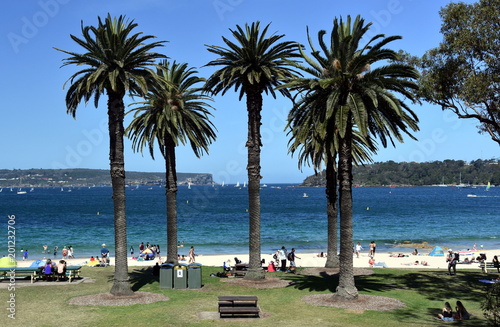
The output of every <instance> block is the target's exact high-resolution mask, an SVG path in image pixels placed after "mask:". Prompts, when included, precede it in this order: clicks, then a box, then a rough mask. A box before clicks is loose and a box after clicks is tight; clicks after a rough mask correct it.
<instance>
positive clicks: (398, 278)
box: [281, 270, 491, 301]
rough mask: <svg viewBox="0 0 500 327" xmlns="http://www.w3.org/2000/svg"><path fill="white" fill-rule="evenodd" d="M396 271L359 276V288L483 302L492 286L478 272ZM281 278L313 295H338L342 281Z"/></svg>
mask: <svg viewBox="0 0 500 327" xmlns="http://www.w3.org/2000/svg"><path fill="white" fill-rule="evenodd" d="M393 272H394V270H392V271H391V270H377V271H376V273H375V274H373V275H369V276H356V277H355V284H356V288H357V289H358V291H359V292H360V293H364V294H370V293H374V292H375V293H384V292H388V291H392V290H411V291H414V292H417V293H418V294H420V295H422V296H424V297H426V298H427V299H429V300H433V301H442V300H443V299H450V298H455V299H461V300H463V301H482V300H483V298H484V293H485V290H486V288H487V287H488V286H487V285H488V284H483V283H481V282H479V281H478V279H481V278H488V277H485V275H484V274H480V273H476V272H460V273H458V274H457V275H456V276H449V275H448V274H447V272H445V271H433V270H426V271H415V272H408V271H407V270H405V271H403V272H400V271H395V272H394V273H393ZM490 277H491V276H490ZM281 278H283V279H286V280H289V281H290V282H291V285H290V287H295V288H297V289H300V290H309V291H311V292H313V291H314V292H324V291H330V292H335V289H336V288H337V286H338V282H339V278H338V275H337V274H328V273H326V272H322V273H321V274H320V275H319V276H310V275H283V276H282V277H281Z"/></svg>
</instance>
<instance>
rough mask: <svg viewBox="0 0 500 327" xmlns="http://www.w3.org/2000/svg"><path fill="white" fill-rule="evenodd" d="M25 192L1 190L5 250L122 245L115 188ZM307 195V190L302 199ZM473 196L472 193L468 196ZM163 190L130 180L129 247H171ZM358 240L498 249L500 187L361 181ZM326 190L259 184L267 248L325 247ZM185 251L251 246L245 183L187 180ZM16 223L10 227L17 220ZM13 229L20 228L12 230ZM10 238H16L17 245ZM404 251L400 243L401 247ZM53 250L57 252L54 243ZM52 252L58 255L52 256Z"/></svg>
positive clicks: (0, 245) (34, 254) (36, 254)
mask: <svg viewBox="0 0 500 327" xmlns="http://www.w3.org/2000/svg"><path fill="white" fill-rule="evenodd" d="M25 191H27V193H26V194H17V189H13V190H12V191H11V190H10V189H9V188H4V189H3V190H2V192H0V217H1V220H0V222H1V223H0V238H2V239H3V240H2V241H0V255H6V254H7V253H8V252H9V251H14V249H15V252H16V253H17V258H18V259H20V258H22V253H21V250H22V249H28V250H29V258H30V259H37V258H42V257H43V256H49V255H46V254H42V246H43V245H44V244H46V245H48V246H49V249H50V250H52V249H53V248H54V246H58V247H59V255H58V257H59V256H60V253H61V249H62V248H63V246H69V245H71V246H73V248H74V250H75V256H76V257H77V258H84V257H85V258H88V257H90V256H91V255H98V254H99V251H100V247H101V244H102V243H106V244H107V245H108V248H109V249H110V251H111V253H112V254H113V252H114V244H113V242H114V231H113V202H112V198H111V195H112V189H111V188H110V187H92V188H85V187H82V188H76V187H75V188H64V189H61V188H35V189H32V190H31V191H30V190H27V189H26V190H25ZM304 193H305V194H307V197H304ZM470 194H474V195H475V196H474V197H470V196H468V195H470ZM165 201H166V200H165V189H164V188H162V187H158V186H156V187H153V188H148V187H139V188H137V189H136V188H127V221H128V231H127V234H128V240H129V246H130V245H132V246H133V247H134V248H135V251H136V253H137V251H138V247H139V244H140V243H141V242H144V244H146V242H149V243H151V244H159V245H160V248H161V249H162V255H166V243H167V239H166V208H165ZM353 201H354V202H353V203H354V212H353V222H354V242H361V244H362V245H363V246H364V248H365V249H366V248H368V245H369V243H370V242H371V241H375V242H376V243H377V249H378V250H385V251H390V250H392V249H393V248H394V246H396V245H397V244H401V243H403V242H411V243H421V242H424V241H425V242H428V243H429V244H431V245H440V246H447V247H452V248H453V249H467V248H472V245H473V244H474V243H477V246H478V248H479V247H480V246H481V245H482V246H483V247H484V248H485V249H492V248H500V228H498V225H499V223H500V187H496V188H495V187H492V188H491V189H490V190H489V191H486V190H485V188H484V187H478V188H476V189H460V188H455V187H359V188H355V189H353ZM325 208H326V195H325V189H324V188H312V187H310V188H304V187H295V186H294V185H291V184H274V185H268V186H267V187H263V188H262V189H261V242H262V246H261V247H262V252H264V253H272V252H274V251H276V249H278V248H281V246H283V245H284V246H286V247H287V248H292V247H294V248H296V249H297V252H298V253H301V252H302V253H303V252H321V251H326V247H327V232H326V227H327V218H326V209H325ZM178 222H179V224H178V229H179V233H178V240H179V241H183V242H184V247H182V248H180V249H179V253H180V254H187V252H188V249H189V247H190V246H195V249H196V253H197V254H223V253H235V254H240V253H241V254H245V253H248V199H247V189H246V188H243V187H241V188H238V187H234V185H229V186H225V187H220V186H216V187H211V186H191V188H190V189H188V187H187V186H180V187H179V192H178ZM9 226H10V227H9ZM14 232H15V234H13V233H14ZM8 241H15V244H13V243H12V242H10V243H9V242H8ZM396 251H399V250H396ZM51 253H52V251H51ZM50 256H52V255H51V254H50Z"/></svg>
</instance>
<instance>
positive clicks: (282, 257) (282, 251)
mask: <svg viewBox="0 0 500 327" xmlns="http://www.w3.org/2000/svg"><path fill="white" fill-rule="evenodd" d="M287 256H288V252H287V251H286V248H285V246H282V247H281V249H280V250H279V251H278V260H280V262H281V271H282V272H286V258H287Z"/></svg>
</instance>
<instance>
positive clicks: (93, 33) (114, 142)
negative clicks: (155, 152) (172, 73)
mask: <svg viewBox="0 0 500 327" xmlns="http://www.w3.org/2000/svg"><path fill="white" fill-rule="evenodd" d="M98 19H99V23H98V26H97V27H94V26H83V23H82V34H83V39H81V38H78V37H76V36H74V35H71V38H72V39H73V41H75V42H76V43H77V44H78V45H80V46H81V47H83V48H84V49H85V51H86V52H84V53H81V54H80V53H76V52H70V51H65V50H61V49H57V48H56V50H59V51H62V52H64V53H66V54H68V55H70V57H69V58H66V59H64V64H63V66H67V65H77V66H85V68H83V69H82V70H80V71H78V72H76V73H75V74H73V75H72V76H71V77H70V78H69V79H68V82H70V83H71V85H70V87H69V89H68V93H67V94H66V107H67V113H68V114H71V115H72V116H73V117H75V116H76V109H77V108H78V105H79V104H80V103H81V102H82V101H84V102H85V103H88V101H89V100H90V99H91V98H92V97H94V104H95V106H96V107H97V106H98V103H99V98H100V96H101V94H103V93H106V94H107V96H108V126H109V137H110V145H109V160H110V174H111V184H112V187H113V202H114V228H115V252H116V254H115V260H116V262H115V275H114V282H113V286H112V288H111V294H113V295H117V296H121V295H130V294H133V292H132V289H131V288H130V282H129V277H128V265H127V219H126V216H125V168H124V153H123V133H124V128H123V118H124V115H125V105H124V103H123V98H124V97H125V93H126V92H133V93H135V94H141V95H142V94H145V93H146V92H147V86H148V82H149V80H150V79H151V78H153V77H154V71H153V70H152V69H150V68H149V66H150V65H152V64H154V60H155V59H157V58H164V57H165V56H163V55H161V54H158V53H155V52H150V50H152V49H153V48H156V47H159V46H162V43H163V42H152V43H145V42H146V41H148V40H149V39H152V38H154V37H153V36H150V35H141V33H136V34H133V35H132V34H131V33H132V31H133V30H134V28H135V27H137V24H136V23H134V22H133V20H132V21H129V20H128V19H126V18H125V17H124V16H120V17H118V19H117V18H111V16H110V15H109V14H108V16H107V17H106V19H104V21H103V20H101V18H100V17H99V18H98Z"/></svg>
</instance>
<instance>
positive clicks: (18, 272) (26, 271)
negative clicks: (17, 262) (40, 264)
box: [0, 267, 40, 283]
mask: <svg viewBox="0 0 500 327" xmlns="http://www.w3.org/2000/svg"><path fill="white" fill-rule="evenodd" d="M39 270H40V269H39V268H35V267H23V268H16V267H12V268H0V276H1V277H2V279H11V278H26V277H29V278H30V280H31V283H33V282H34V281H36V278H37V276H38V274H39Z"/></svg>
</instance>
